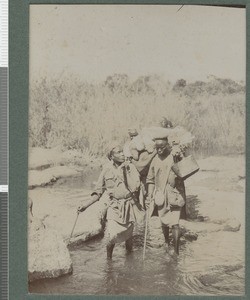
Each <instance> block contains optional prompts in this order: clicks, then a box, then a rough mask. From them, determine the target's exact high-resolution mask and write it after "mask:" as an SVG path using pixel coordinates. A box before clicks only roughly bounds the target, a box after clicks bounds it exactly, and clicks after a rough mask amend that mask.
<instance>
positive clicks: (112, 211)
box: [79, 143, 140, 259]
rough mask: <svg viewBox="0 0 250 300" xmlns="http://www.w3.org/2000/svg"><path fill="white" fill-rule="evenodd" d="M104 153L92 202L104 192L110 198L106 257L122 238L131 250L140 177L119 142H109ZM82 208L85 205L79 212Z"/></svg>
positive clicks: (81, 209) (136, 215) (136, 216)
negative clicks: (102, 165)
mask: <svg viewBox="0 0 250 300" xmlns="http://www.w3.org/2000/svg"><path fill="white" fill-rule="evenodd" d="M107 156H108V159H109V160H110V161H109V163H107V164H106V165H105V166H104V168H103V170H102V172H101V174H100V176H99V179H98V182H97V184H96V188H95V191H94V192H93V193H92V194H91V196H92V200H91V201H92V203H94V202H96V201H98V200H99V199H100V197H101V196H102V195H103V194H104V193H106V194H107V195H108V197H109V203H108V210H107V227H106V236H107V240H108V241H107V258H109V259H111V258H112V253H113V249H114V246H115V244H116V243H120V242H123V241H125V245H126V250H127V251H128V252H130V251H131V250H132V234H133V228H134V223H135V222H136V221H137V218H138V209H136V208H137V206H138V203H137V199H136V197H135V194H136V193H137V191H138V190H139V187H140V177H139V173H138V171H137V170H136V168H135V166H134V165H133V164H131V163H130V162H125V156H124V153H123V149H122V147H121V146H120V145H119V144H117V143H114V144H112V145H111V147H110V150H109V151H108V155H107ZM88 205H89V204H88ZM85 209H86V205H85V206H83V207H81V208H80V209H79V211H84V210H85Z"/></svg>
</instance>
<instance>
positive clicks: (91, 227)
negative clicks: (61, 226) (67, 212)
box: [65, 193, 109, 246]
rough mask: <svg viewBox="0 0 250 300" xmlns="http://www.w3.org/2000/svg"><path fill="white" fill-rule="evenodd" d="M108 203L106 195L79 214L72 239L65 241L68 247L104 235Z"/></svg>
mask: <svg viewBox="0 0 250 300" xmlns="http://www.w3.org/2000/svg"><path fill="white" fill-rule="evenodd" d="M108 201H109V197H108V195H107V194H106V193H104V194H103V195H102V197H101V198H100V200H99V201H97V202H96V203H94V204H93V205H91V206H90V207H89V208H87V209H86V211H84V212H82V213H80V214H79V216H78V220H77V222H76V226H75V229H74V233H73V235H72V237H71V238H66V239H65V242H66V243H67V245H71V246H72V245H77V244H80V243H82V242H85V241H87V240H89V239H91V238H93V237H95V236H97V235H99V234H103V230H104V223H105V219H106V213H107V208H108Z"/></svg>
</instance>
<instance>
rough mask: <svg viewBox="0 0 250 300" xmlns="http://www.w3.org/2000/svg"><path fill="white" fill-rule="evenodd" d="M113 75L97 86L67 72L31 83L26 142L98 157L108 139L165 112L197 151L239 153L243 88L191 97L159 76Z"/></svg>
mask: <svg viewBox="0 0 250 300" xmlns="http://www.w3.org/2000/svg"><path fill="white" fill-rule="evenodd" d="M117 78H118V79H117ZM117 78H116V77H113V78H112V77H110V78H108V79H107V80H106V81H105V82H103V83H98V84H89V83H86V82H81V81H80V80H78V79H77V78H74V77H72V76H71V77H68V78H57V79H54V80H51V81H48V80H46V79H41V81H37V82H32V83H31V85H30V103H29V139H30V145H31V146H40V147H47V148H50V147H54V146H58V145H60V146H62V147H64V148H67V149H80V150H83V151H89V152H90V153H91V154H94V155H103V154H105V152H106V149H107V147H108V145H109V143H110V141H112V140H114V139H115V140H118V141H120V142H124V141H125V140H127V129H128V128H129V127H136V128H137V129H140V128H143V127H147V126H150V125H155V124H156V122H157V120H158V119H159V117H160V116H166V117H167V118H169V119H170V120H171V121H172V122H173V123H174V124H175V125H182V126H184V127H185V128H187V129H188V130H190V131H191V132H192V134H193V135H194V136H195V141H194V144H193V149H194V151H195V152H196V153H197V154H201V155H203V156H206V155H215V154H217V155H224V154H236V153H242V152H244V150H245V149H244V148H245V93H244V92H237V93H233V94H225V93H224V94H223V93H220V91H218V93H216V94H213V95H210V94H209V93H207V92H206V93H199V94H197V93H195V92H194V93H193V94H192V95H191V96H190V95H185V94H183V92H181V91H180V92H178V91H176V88H175V89H174V90H173V88H172V86H171V85H170V84H169V82H166V83H165V82H163V80H162V79H160V78H159V77H151V78H148V77H144V78H139V79H138V80H137V81H135V82H133V83H130V82H129V78H128V77H127V76H126V75H122V76H120V77H119V76H117ZM210 84H211V83H210Z"/></svg>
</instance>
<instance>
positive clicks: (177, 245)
mask: <svg viewBox="0 0 250 300" xmlns="http://www.w3.org/2000/svg"><path fill="white" fill-rule="evenodd" d="M29 18H30V19H29V119H28V121H29V151H28V199H27V210H28V228H27V236H28V270H27V273H28V291H29V293H31V294H44V295H48V294H49V295H58V294H59V295H127V296H172V295H179V296H185V295H193V296H243V295H245V215H246V213H245V212H246V206H245V204H246V203H245V198H246V171H245V168H246V150H245V149H246V9H245V8H240V7H227V6H224V7H223V6H206V5H115V4H112V5H110V4H107V5H100V4H98V5H90V4H88V5H87V4H81V5H80V4H77V5H75V4H70V5H63V4H60V5H55V4H53V5H51V4H50V5H45V4H39V5H38V4H32V5H30V7H29Z"/></svg>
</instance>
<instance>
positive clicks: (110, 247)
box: [106, 242, 115, 259]
mask: <svg viewBox="0 0 250 300" xmlns="http://www.w3.org/2000/svg"><path fill="white" fill-rule="evenodd" d="M114 247H115V243H111V242H108V244H107V246H106V249H107V258H108V259H111V258H112V254H113V250H114Z"/></svg>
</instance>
